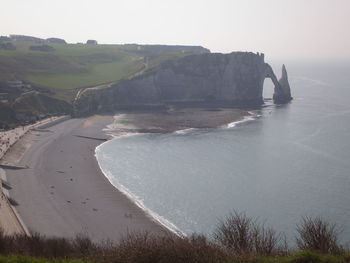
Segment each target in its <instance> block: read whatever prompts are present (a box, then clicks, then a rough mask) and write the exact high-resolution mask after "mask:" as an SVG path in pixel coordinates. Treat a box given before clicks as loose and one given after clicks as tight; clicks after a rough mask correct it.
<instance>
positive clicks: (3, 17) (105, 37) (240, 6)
mask: <svg viewBox="0 0 350 263" xmlns="http://www.w3.org/2000/svg"><path fill="white" fill-rule="evenodd" d="M0 6H1V14H0V35H8V34H25V35H33V36H38V37H43V38H48V37H61V38H64V39H66V40H67V41H68V42H73V43H75V42H85V41H86V40H87V39H96V40H98V42H99V43H118V44H119V43H142V44H186V45H202V46H205V47H207V48H209V49H210V50H211V51H212V52H225V53H226V52H231V51H236V50H243V51H246V50H247V51H254V52H257V51H259V52H264V53H266V55H267V56H269V57H273V58H290V57H295V58H300V57H304V58H322V59H323V58H338V57H346V58H349V59H350V0H172V1H170V0H127V1H126V0H125V1H124V0H57V1H56V0H0Z"/></svg>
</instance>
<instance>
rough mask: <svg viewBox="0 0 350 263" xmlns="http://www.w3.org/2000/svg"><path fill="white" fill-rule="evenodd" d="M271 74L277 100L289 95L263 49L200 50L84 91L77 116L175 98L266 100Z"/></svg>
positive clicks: (231, 102) (229, 102) (221, 102)
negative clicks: (255, 52) (126, 77)
mask: <svg viewBox="0 0 350 263" xmlns="http://www.w3.org/2000/svg"><path fill="white" fill-rule="evenodd" d="M265 78H271V79H272V81H273V83H274V85H275V94H274V100H275V102H276V103H286V102H288V101H290V100H291V96H290V88H289V83H288V77H287V71H286V69H285V67H284V66H283V70H282V77H281V79H280V81H278V80H277V78H276V76H275V74H274V72H273V70H272V68H271V66H270V65H269V64H267V63H265V61H264V54H259V53H258V54H254V53H251V52H233V53H231V54H213V53H208V54H200V55H192V56H187V57H184V58H181V59H179V60H176V61H169V62H166V63H164V64H162V65H160V66H158V67H156V68H153V69H150V70H148V71H146V72H145V73H144V74H142V75H140V76H137V77H135V78H133V79H130V80H124V81H121V82H119V83H118V84H116V85H114V86H112V87H111V88H108V89H104V90H94V91H93V92H90V93H86V94H83V95H82V96H80V99H79V100H78V101H77V102H76V105H75V109H76V112H77V114H78V115H81V114H90V113H94V112H103V111H111V110H115V109H118V108H137V107H155V106H156V107H158V106H162V105H167V104H176V103H186V104H189V105H190V104H191V103H196V104H198V103H203V105H207V104H214V105H217V106H250V105H261V104H263V97H262V94H263V83H264V80H265Z"/></svg>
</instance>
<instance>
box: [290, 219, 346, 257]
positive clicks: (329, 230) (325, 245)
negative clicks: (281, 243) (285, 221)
mask: <svg viewBox="0 0 350 263" xmlns="http://www.w3.org/2000/svg"><path fill="white" fill-rule="evenodd" d="M297 232H298V235H299V236H298V237H297V238H296V243H297V245H298V247H299V249H301V250H313V251H318V252H322V253H333V254H335V253H339V252H340V251H341V250H342V249H341V246H340V245H339V243H338V236H339V234H340V231H339V230H337V227H336V225H335V224H331V223H329V222H327V221H325V220H324V219H322V218H319V217H316V218H311V217H303V218H302V220H301V222H300V223H299V224H298V225H297Z"/></svg>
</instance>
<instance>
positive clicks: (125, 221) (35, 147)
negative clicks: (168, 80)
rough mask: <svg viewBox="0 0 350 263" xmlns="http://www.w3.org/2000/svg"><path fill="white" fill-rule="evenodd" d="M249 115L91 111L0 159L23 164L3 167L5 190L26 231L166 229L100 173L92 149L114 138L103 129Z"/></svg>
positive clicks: (103, 233)
mask: <svg viewBox="0 0 350 263" xmlns="http://www.w3.org/2000/svg"><path fill="white" fill-rule="evenodd" d="M214 113H215V114H214ZM247 114H248V113H247V112H246V111H243V110H237V109H217V110H216V111H215V112H214V111H213V110H200V109H186V110H185V109H182V110H178V109H175V110H172V111H168V112H159V113H148V112H139V113H132V114H131V113H125V112H124V113H120V114H117V115H116V117H114V118H113V116H112V115H94V116H91V117H89V118H79V119H70V120H66V121H64V122H61V123H59V124H56V125H54V126H52V127H49V128H47V129H42V130H35V131H32V132H31V133H28V134H26V135H25V136H24V137H23V138H22V139H20V140H19V141H18V142H17V143H16V144H15V145H14V146H13V149H12V150H11V151H10V152H8V153H7V154H6V155H5V156H4V158H3V159H2V162H3V163H5V162H7V163H11V164H12V165H18V166H21V167H26V168H25V169H20V170H13V169H7V170H6V174H7V180H8V182H9V184H10V185H11V189H10V190H9V194H10V197H11V199H13V200H14V201H15V202H16V205H15V208H16V211H17V212H18V215H19V217H20V218H21V220H22V221H23V223H24V224H25V226H26V227H27V228H28V230H29V232H30V233H36V232H37V233H40V234H43V235H45V236H56V237H67V238H71V237H75V236H76V235H78V234H83V235H87V236H88V237H90V238H91V239H92V240H93V241H96V242H101V241H103V240H112V241H118V240H120V238H121V237H122V236H125V235H127V234H128V233H130V232H144V231H147V232H150V233H153V234H169V233H170V231H169V230H168V229H167V228H165V227H164V226H162V225H161V224H160V223H159V222H156V221H155V219H154V218H152V217H151V216H150V215H148V214H147V213H146V212H144V211H143V210H142V209H140V208H139V207H138V206H137V205H136V204H134V203H133V202H132V200H130V199H128V198H127V197H126V196H125V195H124V194H122V193H121V192H119V191H118V189H116V188H115V187H114V186H112V185H111V184H110V182H109V181H108V179H107V178H106V177H105V176H104V175H103V173H102V172H101V170H100V168H99V165H98V163H97V160H96V158H95V148H96V147H97V146H98V145H99V144H101V143H102V142H103V141H106V140H109V139H111V138H112V137H111V136H110V135H107V134H106V132H105V131H103V129H104V128H106V126H107V125H110V124H112V126H113V125H114V128H113V131H111V132H112V133H113V134H114V135H118V134H124V133H130V132H172V131H175V130H179V129H184V128H191V127H207V128H210V127H217V126H221V125H224V124H228V123H231V122H234V121H238V120H241V119H242V118H243V117H244V116H245V115H247ZM155 127H156V129H155ZM24 144H26V145H27V146H28V147H24V146H23V145H24ZM121 154H122V153H121ZM14 157H15V158H14Z"/></svg>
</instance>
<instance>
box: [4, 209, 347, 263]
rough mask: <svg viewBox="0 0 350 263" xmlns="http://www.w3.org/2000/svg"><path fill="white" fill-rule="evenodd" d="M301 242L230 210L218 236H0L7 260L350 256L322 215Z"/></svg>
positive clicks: (286, 261)
mask: <svg viewBox="0 0 350 263" xmlns="http://www.w3.org/2000/svg"><path fill="white" fill-rule="evenodd" d="M297 232H298V236H297V237H296V238H297V246H298V249H299V250H295V249H294V250H291V249H289V248H288V246H286V245H285V244H284V243H283V242H281V241H282V238H281V235H280V234H278V233H276V232H275V231H274V230H273V229H267V228H265V227H264V225H261V224H259V223H257V221H256V220H254V219H252V218H250V217H247V216H246V215H245V214H242V213H237V212H234V213H231V214H230V215H229V216H228V217H227V218H226V220H224V221H222V222H221V223H219V224H218V226H217V229H216V231H215V232H214V234H213V237H214V238H213V240H209V239H208V238H206V237H204V236H201V235H192V236H191V237H177V236H174V235H170V234H169V235H165V236H159V235H158V236H153V235H150V234H148V233H138V234H137V233H130V234H128V235H126V236H125V237H124V238H122V239H121V240H120V241H119V242H118V243H113V242H111V241H105V242H103V243H100V244H95V243H93V242H92V241H91V240H90V239H89V238H87V237H85V236H82V235H78V236H77V237H76V238H74V239H64V238H45V237H43V236H40V235H38V234H34V235H32V236H31V237H28V236H25V235H15V236H5V235H3V234H2V233H1V234H0V254H1V255H2V256H0V263H2V262H13V263H16V262H18V263H19V262H21V263H26V262H28V263H29V262H31V263H36V262H38V263H39V262H40V263H41V262H103V263H104V262H116V263H117V262H125V263H128V262H130V263H134V262H135V263H136V262H137V263H138V262H174V263H175V262H247V263H253V262H254V263H257V262H262V263H274V262H276V263H277V262H282V263H318V262H320V263H347V262H350V254H349V252H346V250H345V249H344V248H343V247H342V246H341V245H340V244H339V243H338V234H339V233H338V232H337V231H336V226H335V225H332V224H330V223H328V222H326V221H324V220H322V219H321V218H307V217H306V218H303V219H302V220H301V222H300V224H299V225H298V226H297Z"/></svg>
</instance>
